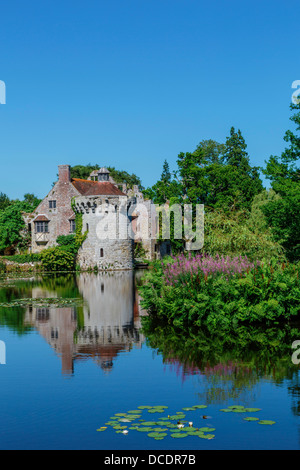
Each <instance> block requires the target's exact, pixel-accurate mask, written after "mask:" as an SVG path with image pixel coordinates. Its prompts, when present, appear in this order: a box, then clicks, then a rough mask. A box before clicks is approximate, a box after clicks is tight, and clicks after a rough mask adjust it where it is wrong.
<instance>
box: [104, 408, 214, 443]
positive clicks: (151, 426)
mask: <svg viewBox="0 0 300 470" xmlns="http://www.w3.org/2000/svg"><path fill="white" fill-rule="evenodd" d="M202 408H206V405H194V406H192V407H186V408H182V410H180V411H177V412H176V413H174V414H172V415H169V414H167V409H168V407H167V406H158V405H156V406H148V405H141V406H138V408H137V409H136V410H129V411H127V412H126V413H116V414H115V415H114V416H112V417H110V419H109V421H107V422H106V423H105V426H102V427H100V428H99V429H97V431H99V432H103V431H106V430H107V429H108V428H109V427H111V428H112V429H114V430H115V432H116V433H117V434H121V433H123V434H128V432H131V431H136V432H142V433H146V434H147V436H148V437H150V438H152V439H155V440H162V439H164V438H165V437H167V436H170V437H171V438H173V439H183V438H186V437H198V438H201V439H213V438H214V437H215V435H214V434H212V433H213V432H214V431H215V428H212V427H209V426H206V427H195V426H193V422H191V421H188V420H187V419H185V418H186V414H185V413H184V411H197V410H199V409H202ZM143 413H144V417H147V416H146V415H145V413H147V414H148V416H149V415H151V414H156V415H157V417H155V418H156V419H152V420H150V419H144V418H142V414H143ZM161 414H164V416H159V415H161Z"/></svg>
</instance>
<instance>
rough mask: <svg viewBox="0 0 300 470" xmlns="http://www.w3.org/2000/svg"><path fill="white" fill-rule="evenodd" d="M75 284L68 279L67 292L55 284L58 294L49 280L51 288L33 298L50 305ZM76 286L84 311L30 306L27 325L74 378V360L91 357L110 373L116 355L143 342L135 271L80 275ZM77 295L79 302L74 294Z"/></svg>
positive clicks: (37, 290)
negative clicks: (57, 355)
mask: <svg viewBox="0 0 300 470" xmlns="http://www.w3.org/2000/svg"><path fill="white" fill-rule="evenodd" d="M61 282H62V281H61V279H60V283H61ZM74 282H76V281H75V280H74V279H72V281H71V283H70V282H69V284H68V287H69V288H68V289H66V290H64V289H63V288H62V287H61V285H57V290H56V287H55V286H56V284H55V280H53V282H52V285H51V288H43V287H34V288H33V289H32V294H31V297H32V298H35V299H38V298H43V299H45V298H49V305H51V301H50V299H51V298H57V297H60V296H61V294H63V296H65V295H66V294H67V295H68V294H69V292H70V287H71V288H72V289H74V288H75V285H74ZM77 283H78V285H77V286H76V287H77V288H78V289H79V291H80V294H81V295H82V296H83V300H84V306H83V307H63V308H57V307H54V306H53V307H52V306H51V307H35V306H31V307H28V308H27V311H26V315H25V322H26V323H28V324H30V325H33V326H34V327H35V328H36V329H37V330H38V331H39V333H40V334H41V335H42V336H43V337H44V338H45V339H46V341H47V342H48V343H49V344H50V345H51V346H52V347H53V349H54V350H55V351H56V352H57V353H58V354H59V355H60V357H61V361H62V371H63V373H64V374H72V373H73V363H74V361H75V360H77V361H82V360H86V359H89V358H91V357H92V358H93V359H94V360H95V362H96V363H97V364H99V365H100V367H101V368H102V369H103V370H104V371H110V370H111V369H112V367H113V361H114V359H115V358H116V357H117V356H118V354H119V353H120V352H122V351H130V349H131V348H132V347H133V345H138V346H140V345H141V344H142V342H143V337H141V335H140V333H139V327H140V325H139V318H138V316H137V315H136V313H137V312H135V310H136V307H134V305H136V303H135V295H134V275H133V272H132V271H118V272H110V273H101V274H98V275H96V274H87V273H84V274H80V275H79V277H78V278H77ZM75 290H76V289H75ZM59 293H60V294H59ZM76 296H77V297H79V295H78V291H77V293H76ZM134 312H135V315H134Z"/></svg>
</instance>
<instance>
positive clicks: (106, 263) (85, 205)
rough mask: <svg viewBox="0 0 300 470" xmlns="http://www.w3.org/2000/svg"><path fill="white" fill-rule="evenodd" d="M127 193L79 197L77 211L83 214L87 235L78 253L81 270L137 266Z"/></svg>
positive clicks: (76, 201)
mask: <svg viewBox="0 0 300 470" xmlns="http://www.w3.org/2000/svg"><path fill="white" fill-rule="evenodd" d="M128 204H129V201H128V198H127V197H126V196H78V197H76V198H75V206H76V211H78V212H80V213H81V214H82V225H83V226H82V231H83V233H86V234H87V237H86V239H85V240H84V242H83V244H82V246H81V248H80V249H79V252H78V257H77V262H78V264H79V265H80V267H81V269H95V268H98V269H100V270H104V269H107V270H119V269H132V268H133V240H132V239H131V238H128V237H127V224H128V217H127V207H128Z"/></svg>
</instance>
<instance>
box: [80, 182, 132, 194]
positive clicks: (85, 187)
mask: <svg viewBox="0 0 300 470" xmlns="http://www.w3.org/2000/svg"><path fill="white" fill-rule="evenodd" d="M71 182H72V184H73V186H74V187H75V188H76V189H77V191H79V192H80V194H82V196H101V195H105V196H126V194H124V193H123V192H122V191H121V190H120V189H119V188H117V187H116V186H115V185H114V184H112V183H110V182H108V181H90V180H81V179H78V178H72V180H71Z"/></svg>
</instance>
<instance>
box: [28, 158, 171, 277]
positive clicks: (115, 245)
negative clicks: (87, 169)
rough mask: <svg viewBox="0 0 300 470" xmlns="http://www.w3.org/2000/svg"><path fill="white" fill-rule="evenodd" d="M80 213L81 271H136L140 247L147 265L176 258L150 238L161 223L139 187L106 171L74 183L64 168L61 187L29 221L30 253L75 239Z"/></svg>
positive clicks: (167, 247)
mask: <svg viewBox="0 0 300 470" xmlns="http://www.w3.org/2000/svg"><path fill="white" fill-rule="evenodd" d="M76 213H80V214H81V220H82V233H84V234H85V240H84V242H83V244H82V246H81V248H80V250H79V252H78V260H77V262H78V264H79V265H80V267H81V268H82V269H89V268H91V269H94V268H95V267H97V268H98V269H100V270H101V269H112V270H122V269H132V268H133V266H134V247H135V246H136V244H139V245H140V246H141V247H142V249H143V257H144V258H146V259H148V260H153V259H160V258H161V257H163V256H164V255H166V254H170V252H171V249H170V242H169V241H165V242H161V243H158V242H157V240H155V239H153V237H151V233H152V231H153V227H154V225H155V224H156V223H157V222H156V220H155V219H153V214H152V215H151V201H149V200H144V198H143V195H142V193H141V192H140V191H139V188H138V187H137V186H134V187H133V188H127V186H126V184H118V183H116V182H115V181H114V180H113V178H112V177H111V176H110V173H109V171H108V170H107V169H106V168H101V169H100V170H95V171H93V172H92V173H91V174H90V176H89V178H88V179H86V180H84V179H78V178H71V168H70V166H69V165H59V167H58V181H57V182H56V183H55V184H54V186H53V187H52V189H51V190H50V191H49V193H48V194H47V196H46V197H45V198H44V199H43V201H42V202H41V203H40V204H39V206H38V207H37V208H36V210H35V211H34V212H33V213H32V214H25V215H24V220H25V222H26V224H27V227H28V230H29V232H30V233H31V252H32V253H39V252H40V251H42V250H43V249H45V248H49V247H52V246H55V245H57V242H56V240H57V237H58V236H59V235H69V234H72V233H75V231H76V221H75V219H76ZM146 219H147V220H146ZM146 222H147V223H146ZM128 226H130V231H131V236H128Z"/></svg>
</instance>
